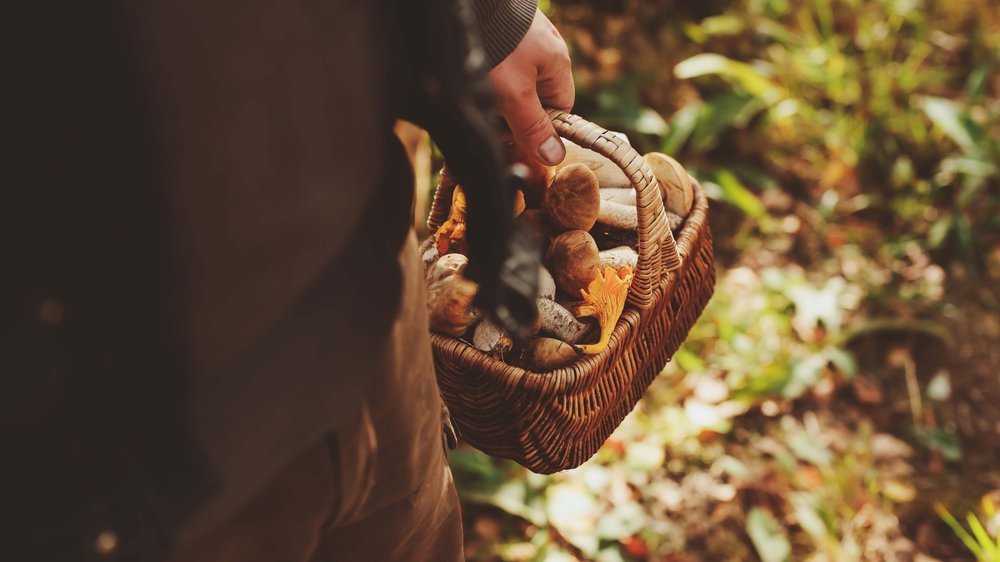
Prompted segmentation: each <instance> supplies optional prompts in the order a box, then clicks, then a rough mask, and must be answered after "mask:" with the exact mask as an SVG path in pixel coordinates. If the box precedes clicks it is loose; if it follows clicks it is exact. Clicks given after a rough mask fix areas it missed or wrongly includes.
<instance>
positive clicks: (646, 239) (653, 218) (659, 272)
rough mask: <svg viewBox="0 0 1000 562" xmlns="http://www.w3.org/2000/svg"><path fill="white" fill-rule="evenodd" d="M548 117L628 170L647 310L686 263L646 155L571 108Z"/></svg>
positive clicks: (444, 204) (443, 184)
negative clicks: (659, 290) (671, 273)
mask: <svg viewBox="0 0 1000 562" xmlns="http://www.w3.org/2000/svg"><path fill="white" fill-rule="evenodd" d="M549 117H550V118H551V119H552V124H553V125H555V128H556V132H558V133H559V135H560V136H562V137H563V138H565V139H566V140H569V141H571V142H573V143H574V144H577V145H579V146H581V147H583V148H586V149H589V150H593V151H594V152H596V153H598V154H600V155H601V156H604V157H606V158H608V159H609V160H611V161H612V162H614V163H615V164H616V165H617V166H618V167H619V168H621V169H622V171H623V172H625V175H626V176H627V177H628V178H629V181H631V182H632V187H633V188H634V189H635V192H636V211H637V213H638V237H639V252H638V253H639V262H638V264H637V266H636V270H635V277H634V279H633V280H632V287H631V288H630V289H629V294H628V302H629V303H631V304H633V305H635V306H637V307H639V308H640V309H647V308H650V307H652V306H653V303H654V299H653V293H654V291H655V289H656V287H657V286H658V285H659V283H660V279H661V277H662V276H663V275H664V274H666V273H667V272H669V271H673V270H675V269H678V268H679V267H680V265H681V262H680V257H679V255H678V253H677V242H676V241H675V240H674V235H673V233H672V232H671V231H670V226H669V223H668V221H667V215H666V211H665V210H664V208H663V199H662V197H661V195H660V188H659V186H658V185H657V183H656V178H655V177H654V176H653V172H652V171H651V170H650V169H649V166H648V165H647V164H646V159H645V158H643V157H642V156H640V155H639V153H637V152H636V151H635V149H633V148H632V147H631V146H630V145H629V144H628V143H627V142H625V141H624V140H623V139H621V138H620V137H618V136H617V135H615V134H614V133H612V132H611V131H608V130H607V129H604V128H602V127H598V126H597V125H595V124H593V123H591V122H590V121H587V120H586V119H583V118H582V117H579V116H577V115H573V114H570V113H566V112H564V111H560V110H555V109H553V110H550V111H549ZM454 190H455V178H454V176H452V175H451V173H450V172H449V171H448V168H447V166H446V167H444V168H442V170H441V176H440V179H439V182H438V186H437V189H436V190H435V191H434V200H433V202H432V203H431V210H430V214H429V215H428V217H427V231H428V232H430V233H431V234H433V233H434V232H436V231H437V229H438V227H439V226H441V224H442V223H443V222H444V221H445V220H447V218H448V211H449V209H450V207H451V197H452V193H453V192H454Z"/></svg>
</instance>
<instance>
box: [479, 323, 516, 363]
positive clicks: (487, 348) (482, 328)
mask: <svg viewBox="0 0 1000 562" xmlns="http://www.w3.org/2000/svg"><path fill="white" fill-rule="evenodd" d="M472 344H473V345H475V346H476V349H478V350H479V351H482V352H483V353H485V354H487V355H490V356H492V357H496V358H498V359H502V358H503V355H504V354H505V353H507V352H508V351H510V350H511V349H513V348H514V341H513V340H511V339H510V335H508V334H507V332H506V331H505V330H504V329H503V328H501V327H500V326H497V325H496V324H495V323H493V322H492V321H491V320H490V319H489V318H487V319H485V320H483V321H482V322H480V323H479V324H478V325H477V326H476V330H475V331H474V332H473V333H472Z"/></svg>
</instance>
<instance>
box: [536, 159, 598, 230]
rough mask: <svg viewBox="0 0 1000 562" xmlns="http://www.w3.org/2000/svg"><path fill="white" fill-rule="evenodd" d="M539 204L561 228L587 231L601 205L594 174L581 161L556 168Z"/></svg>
mask: <svg viewBox="0 0 1000 562" xmlns="http://www.w3.org/2000/svg"><path fill="white" fill-rule="evenodd" d="M542 207H543V208H544V209H545V212H546V214H548V215H549V218H551V219H552V222H553V223H555V224H556V225H557V226H559V227H560V228H561V229H563V230H590V229H591V228H592V227H593V226H594V222H596V221H597V213H598V211H599V210H600V207H601V186H600V185H599V184H598V183H597V176H595V175H594V172H592V171H591V170H590V168H588V167H587V166H585V165H583V164H573V165H572V166H567V167H565V168H563V169H561V170H559V172H558V173H556V175H555V177H554V178H552V183H551V184H549V188H548V189H546V190H545V198H544V200H543V202H542Z"/></svg>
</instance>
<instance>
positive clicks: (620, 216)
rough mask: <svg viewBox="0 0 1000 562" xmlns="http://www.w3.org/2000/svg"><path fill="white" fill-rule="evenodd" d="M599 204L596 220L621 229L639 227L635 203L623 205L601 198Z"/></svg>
mask: <svg viewBox="0 0 1000 562" xmlns="http://www.w3.org/2000/svg"><path fill="white" fill-rule="evenodd" d="M600 205H601V206H600V210H599V212H598V214H597V222H599V223H601V224H606V225H608V226H613V227H615V228H620V229H622V230H636V229H638V228H639V215H638V212H637V211H636V208H635V205H623V204H621V203H615V202H613V201H605V200H602V201H601V203H600Z"/></svg>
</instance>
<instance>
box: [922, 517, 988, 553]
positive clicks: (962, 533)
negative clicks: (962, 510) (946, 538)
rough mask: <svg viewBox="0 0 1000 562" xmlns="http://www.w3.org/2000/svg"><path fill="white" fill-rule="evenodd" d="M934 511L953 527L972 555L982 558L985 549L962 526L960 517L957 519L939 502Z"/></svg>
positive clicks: (953, 530)
mask: <svg viewBox="0 0 1000 562" xmlns="http://www.w3.org/2000/svg"><path fill="white" fill-rule="evenodd" d="M934 511H936V512H937V514H938V517H940V518H941V520H942V521H944V522H945V524H946V525H948V527H950V528H951V530H952V532H953V533H955V536H957V537H958V538H959V539H960V540H961V541H962V543H963V544H964V545H965V547H966V548H968V549H969V551H970V552H972V555H973V556H975V557H976V558H977V559H978V560H982V559H983V549H982V548H980V547H979V544H977V543H976V539H974V538H972V535H970V534H969V532H968V531H966V530H965V527H962V524H961V523H959V522H958V519H955V516H954V515H952V514H951V512H950V511H948V510H947V509H946V508H945V507H944V506H943V505H941V504H939V503H938V504H934Z"/></svg>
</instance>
